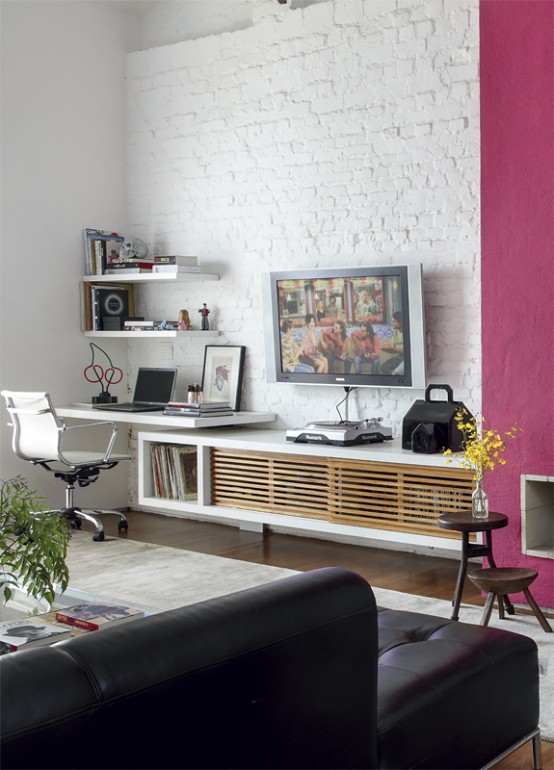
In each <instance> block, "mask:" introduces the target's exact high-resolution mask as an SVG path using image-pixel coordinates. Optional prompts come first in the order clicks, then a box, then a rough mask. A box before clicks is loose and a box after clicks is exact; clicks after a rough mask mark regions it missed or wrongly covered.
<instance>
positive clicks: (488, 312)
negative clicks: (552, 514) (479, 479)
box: [480, 0, 554, 607]
mask: <svg viewBox="0 0 554 770" xmlns="http://www.w3.org/2000/svg"><path fill="white" fill-rule="evenodd" d="M553 35H554V2H552V0H533V2H529V0H481V5H480V63H481V64H480V66H481V73H480V80H481V196H482V197H481V212H482V214H481V221H482V263H481V264H482V267H481V271H482V294H481V300H482V357H483V370H482V375H483V414H484V415H485V418H486V420H487V423H488V425H490V426H491V427H494V428H497V429H498V430H500V431H504V430H507V429H508V428H509V427H510V426H511V425H512V423H513V422H515V421H516V420H519V421H520V423H521V425H522V427H523V429H524V433H522V434H520V435H519V436H518V438H517V439H516V441H514V442H513V443H511V445H510V446H509V448H508V451H507V453H506V460H507V464H506V466H504V467H498V468H497V469H495V470H494V471H492V472H489V474H488V475H487V476H486V489H487V491H488V493H489V496H490V503H491V509H492V510H497V511H502V512H504V513H506V514H507V515H508V516H509V519H510V524H509V526H508V527H507V528H506V529H504V530H501V531H499V532H498V533H495V536H494V543H495V556H496V562H497V565H498V566H512V567H516V566H520V567H533V568H534V569H537V570H538V571H539V577H538V578H537V580H536V581H535V583H534V584H533V585H532V586H531V591H532V593H533V595H534V596H535V598H536V600H537V602H538V603H539V604H540V605H541V606H543V607H554V587H553V586H554V561H553V560H551V559H539V558H534V557H528V556H524V555H523V554H522V553H521V511H520V475H521V474H522V473H529V474H537V475H541V476H554V273H553V268H554V154H553V152H554V150H553V148H554V90H553V72H554V52H553ZM553 526H554V522H553ZM515 598H516V601H520V600H521V601H523V597H522V596H521V595H520V596H517V597H515Z"/></svg>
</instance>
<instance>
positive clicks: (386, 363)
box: [262, 264, 426, 388]
mask: <svg viewBox="0 0 554 770" xmlns="http://www.w3.org/2000/svg"><path fill="white" fill-rule="evenodd" d="M262 311H263V316H264V340H265V352H266V380H267V381H268V382H288V383H295V384H299V385H300V384H304V385H315V384H318V385H343V386H345V387H346V386H349V387H360V386H361V387H386V388H395V387H398V388H425V386H426V381H425V320H424V303H423V282H422V267H421V265H420V264H414V265H387V266H386V267H375V266H371V267H353V268H336V269H331V268H330V269H314V270H287V271H282V272H269V273H263V274H262Z"/></svg>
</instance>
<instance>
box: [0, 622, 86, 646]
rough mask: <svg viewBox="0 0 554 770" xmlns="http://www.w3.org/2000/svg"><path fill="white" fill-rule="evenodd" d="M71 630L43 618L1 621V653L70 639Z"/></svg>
mask: <svg viewBox="0 0 554 770" xmlns="http://www.w3.org/2000/svg"><path fill="white" fill-rule="evenodd" d="M70 636H71V631H69V630H68V629H66V628H60V626H56V625H54V624H52V623H46V622H45V621H42V620H31V619H30V618H21V620H6V621H4V622H3V623H0V655H5V654H6V653H8V652H16V651H17V650H27V649H30V648H31V647H41V646H42V645H45V644H54V642H61V640H62V639H69V637H70Z"/></svg>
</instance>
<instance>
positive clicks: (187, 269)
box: [152, 264, 202, 275]
mask: <svg viewBox="0 0 554 770" xmlns="http://www.w3.org/2000/svg"><path fill="white" fill-rule="evenodd" d="M152 272H153V273H169V274H170V275H175V274H179V273H201V272H202V268H201V267H200V266H198V265H171V264H167V265H166V264H161V265H158V264H154V266H153V268H152Z"/></svg>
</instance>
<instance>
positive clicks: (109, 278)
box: [83, 273, 219, 283]
mask: <svg viewBox="0 0 554 770" xmlns="http://www.w3.org/2000/svg"><path fill="white" fill-rule="evenodd" d="M83 281H84V282H85V283H171V282H175V281H219V274H218V273H131V275H122V276H121V277H120V276H118V275H84V276H83Z"/></svg>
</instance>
